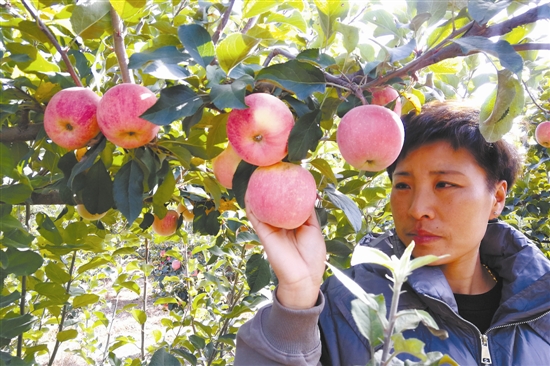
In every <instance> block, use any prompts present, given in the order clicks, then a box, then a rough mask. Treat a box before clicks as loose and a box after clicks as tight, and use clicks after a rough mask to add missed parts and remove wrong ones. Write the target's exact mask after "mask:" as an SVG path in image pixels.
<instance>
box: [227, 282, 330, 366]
mask: <svg viewBox="0 0 550 366" xmlns="http://www.w3.org/2000/svg"><path fill="white" fill-rule="evenodd" d="M324 303H325V299H324V297H323V294H322V293H321V292H319V298H318V299H317V304H316V305H315V306H314V307H313V308H311V309H307V310H292V309H288V308H285V307H284V306H282V305H281V304H280V303H279V302H278V300H277V296H276V290H275V292H274V293H273V303H272V304H271V305H268V306H265V307H263V308H261V309H260V310H259V311H258V313H257V314H256V315H255V316H254V318H252V319H251V320H249V321H248V322H246V323H245V324H243V326H242V327H241V328H240V329H239V331H238V333H237V352H236V356H235V365H236V366H243V365H255V366H257V365H292V366H299V365H304V366H305V365H320V363H319V359H320V358H321V341H320V337H319V326H318V320H319V314H320V313H321V311H322V310H323V307H324Z"/></svg>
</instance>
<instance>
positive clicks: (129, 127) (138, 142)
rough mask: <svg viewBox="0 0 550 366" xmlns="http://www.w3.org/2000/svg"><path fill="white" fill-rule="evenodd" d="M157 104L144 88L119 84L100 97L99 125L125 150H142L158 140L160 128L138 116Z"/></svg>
mask: <svg viewBox="0 0 550 366" xmlns="http://www.w3.org/2000/svg"><path fill="white" fill-rule="evenodd" d="M156 101H157V97H156V96H155V94H154V93H153V92H152V91H150V90H149V89H147V88H146V87H144V86H141V85H136V84H119V85H116V86H114V87H112V88H111V89H109V90H107V92H106V93H105V94H104V95H103V98H101V102H100V103H99V106H98V108H97V123H98V124H99V128H100V129H101V132H103V134H104V135H105V137H106V138H107V140H109V141H111V142H112V143H114V144H115V145H117V146H120V147H123V148H125V149H133V148H135V147H140V146H143V145H145V144H147V143H148V142H150V141H151V140H152V139H154V138H155V136H156V135H157V132H158V130H159V128H160V126H157V125H155V124H154V123H151V122H149V121H147V120H145V119H143V118H140V117H139V116H140V115H141V114H142V113H143V112H145V111H146V110H147V109H149V108H150V107H151V106H152V105H153V104H155V103H156Z"/></svg>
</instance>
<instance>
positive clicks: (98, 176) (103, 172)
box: [82, 159, 115, 215]
mask: <svg viewBox="0 0 550 366" xmlns="http://www.w3.org/2000/svg"><path fill="white" fill-rule="evenodd" d="M82 203H84V207H86V210H88V212H89V213H91V214H92V215H95V214H100V213H104V212H107V211H108V210H109V209H110V208H111V207H113V205H114V204H115V201H114V198H113V181H112V180H111V176H110V175H109V172H108V171H107V169H106V168H105V165H104V164H103V160H101V159H99V160H98V161H97V162H96V163H95V164H94V165H92V167H91V168H90V170H89V171H88V172H87V173H86V184H85V186H84V189H83V191H82Z"/></svg>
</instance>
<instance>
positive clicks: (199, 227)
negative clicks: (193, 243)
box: [193, 205, 220, 235]
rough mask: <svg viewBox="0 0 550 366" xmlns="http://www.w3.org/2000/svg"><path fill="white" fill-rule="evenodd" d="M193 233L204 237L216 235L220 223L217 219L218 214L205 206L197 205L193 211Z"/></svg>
mask: <svg viewBox="0 0 550 366" xmlns="http://www.w3.org/2000/svg"><path fill="white" fill-rule="evenodd" d="M193 214H195V217H194V218H193V232H199V233H202V234H204V235H217V234H218V232H219V231H220V222H219V221H218V217H219V216H220V212H219V211H218V210H212V208H209V207H207V206H205V205H197V206H195V208H194V209H193Z"/></svg>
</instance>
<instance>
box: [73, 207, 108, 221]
mask: <svg viewBox="0 0 550 366" xmlns="http://www.w3.org/2000/svg"><path fill="white" fill-rule="evenodd" d="M76 212H78V214H79V215H80V217H82V218H83V219H86V220H91V221H95V220H100V219H102V218H103V216H105V214H106V213H107V212H103V213H98V214H92V213H90V212H89V211H88V210H87V209H86V207H84V205H83V204H81V203H80V204H78V205H76Z"/></svg>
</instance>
